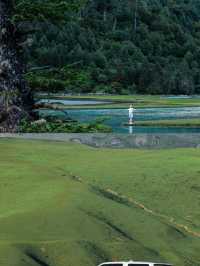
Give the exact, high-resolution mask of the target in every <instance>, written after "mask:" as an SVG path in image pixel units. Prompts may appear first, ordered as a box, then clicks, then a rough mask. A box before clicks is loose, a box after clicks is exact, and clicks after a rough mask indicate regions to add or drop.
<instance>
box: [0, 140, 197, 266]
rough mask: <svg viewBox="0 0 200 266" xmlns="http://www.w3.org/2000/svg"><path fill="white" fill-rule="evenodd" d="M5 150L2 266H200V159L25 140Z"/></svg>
mask: <svg viewBox="0 0 200 266" xmlns="http://www.w3.org/2000/svg"><path fill="white" fill-rule="evenodd" d="M0 150H1V153H0V169H1V172H0V180H1V182H0V199H1V200H0V265H2V266H4V265H6V266H26V265H33V266H34V265H42V266H46V265H47V266H48V265H49V266H52V265H53V266H68V265H81V266H86V265H87V266H90V265H91V266H92V265H96V264H97V263H99V262H102V261H104V260H111V259H113V260H115V259H131V258H132V259H138V260H156V261H160V260H162V261H169V262H173V263H175V264H176V265H178V266H182V265H187V266H188V265H191V266H195V265H200V255H199V254H200V235H199V234H200V229H199V228H200V211H199V206H200V198H199V191H200V182H199V174H200V150H195V149H174V150H159V151H158V150H156V151H150V150H149V151H141V150H109V149H93V148H89V147H86V146H83V145H79V144H72V143H62V142H42V141H21V140H0ZM108 189H112V191H114V194H113V192H112V193H111V192H110V191H109V190H108ZM134 200H136V201H137V202H140V203H142V204H144V205H145V206H146V207H147V208H148V209H144V208H143V207H141V208H139V207H138V205H137V204H134ZM149 209H151V210H153V213H152V212H150V211H148V210H149ZM159 214H162V215H166V217H161V216H159ZM170 217H173V218H174V220H172V219H171V222H170ZM177 223H179V224H182V225H185V226H188V229H189V230H190V232H187V230H185V229H184V228H182V227H180V226H178V225H176V224H177ZM194 233H196V236H194V235H193V234H194Z"/></svg>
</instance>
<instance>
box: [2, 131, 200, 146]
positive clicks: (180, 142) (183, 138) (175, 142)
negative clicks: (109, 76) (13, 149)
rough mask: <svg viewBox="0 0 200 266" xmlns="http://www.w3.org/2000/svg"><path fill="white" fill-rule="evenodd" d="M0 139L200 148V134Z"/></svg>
mask: <svg viewBox="0 0 200 266" xmlns="http://www.w3.org/2000/svg"><path fill="white" fill-rule="evenodd" d="M0 138H21V139H38V140H49V141H71V142H76V143H81V144H86V145H89V146H92V147H96V148H101V147H106V148H126V149H127V148H136V149H166V148H181V147H185V148H187V147H191V148H192V147H193V148H200V134H136V135H127V134H111V133H110V134H98V133H96V134H92V133H90V134H76V133H75V134H67V133H59V134H49V133H43V134H8V133H7V134H0Z"/></svg>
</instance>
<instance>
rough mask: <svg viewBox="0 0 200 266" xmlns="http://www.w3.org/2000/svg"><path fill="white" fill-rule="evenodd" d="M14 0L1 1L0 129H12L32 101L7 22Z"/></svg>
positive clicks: (16, 45)
mask: <svg viewBox="0 0 200 266" xmlns="http://www.w3.org/2000/svg"><path fill="white" fill-rule="evenodd" d="M12 3H13V1H5V0H1V1H0V132H6V131H8V132H14V131H16V128H17V125H18V123H19V121H20V119H21V117H23V116H24V115H25V113H29V108H30V107H32V106H31V103H32V102H33V100H32V97H31V93H30V90H29V89H28V88H27V86H26V83H25V81H24V79H23V78H22V74H23V72H24V65H23V64H22V62H21V60H20V55H19V50H18V48H19V47H18V44H17V42H16V34H17V32H16V29H15V28H14V26H13V25H12V23H11V22H10V19H9V18H10V17H9V16H10V14H12Z"/></svg>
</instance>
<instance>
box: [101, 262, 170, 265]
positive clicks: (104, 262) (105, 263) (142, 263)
mask: <svg viewBox="0 0 200 266" xmlns="http://www.w3.org/2000/svg"><path fill="white" fill-rule="evenodd" d="M124 263H131V264H156V265H166V266H172V264H169V263H161V262H159V263H157V262H149V261H148V262H147V261H112V262H111V261H110V262H104V263H101V264H100V265H102V264H124Z"/></svg>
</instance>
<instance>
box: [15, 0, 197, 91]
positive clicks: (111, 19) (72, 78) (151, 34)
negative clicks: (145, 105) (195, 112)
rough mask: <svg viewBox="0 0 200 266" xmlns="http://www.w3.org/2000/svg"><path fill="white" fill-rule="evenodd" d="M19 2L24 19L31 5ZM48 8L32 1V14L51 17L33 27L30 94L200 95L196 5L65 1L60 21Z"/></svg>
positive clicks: (175, 0)
mask: <svg viewBox="0 0 200 266" xmlns="http://www.w3.org/2000/svg"><path fill="white" fill-rule="evenodd" d="M19 2H20V3H21V6H20V5H19V6H18V12H19V13H20V14H21V16H25V17H26V8H27V5H28V6H31V4H30V1H29V0H23V1H22V0H20V1H19ZM51 2H52V1H50V0H43V1H41V0H35V1H34V4H36V3H37V5H38V10H36V12H39V11H40V10H42V9H44V10H46V12H47V13H50V14H51V15H52V14H53V16H54V20H51V23H50V22H49V21H48V20H47V19H45V16H44V17H43V19H41V20H40V21H38V20H37V22H36V21H35V22H34V23H32V24H31V27H32V28H34V30H35V31H34V34H33V35H30V39H29V46H28V47H26V60H27V61H28V66H29V73H28V74H27V79H28V80H29V82H30V84H31V86H32V87H33V88H34V89H35V90H36V89H37V90H39V89H43V90H46V91H49V90H51V91H58V90H64V91H66V92H106V93H121V94H126V93H151V94H191V93H199V92H200V72H199V66H200V33H199V30H200V1H199V0H90V1H85V2H84V1H79V3H78V1H75V2H74V3H76V6H75V5H74V4H73V1H70V3H72V4H71V8H70V9H66V12H65V13H64V15H63V14H62V12H61V10H62V6H60V5H59V6H58V8H57V9H56V8H55V5H53V4H52V8H51V4H50V3H51ZM57 2H60V3H61V2H62V3H63V5H64V4H66V3H68V5H69V0H67V1H57ZM45 3H46V6H48V8H46V9H45ZM77 3H78V7H80V6H81V8H77ZM32 5H33V4H32ZM22 6H25V7H23V8H22ZM72 7H74V8H72ZM34 12H35V9H34ZM60 14H62V15H60ZM48 15H49V14H48ZM33 16H34V14H33ZM16 17H17V16H16ZM19 18H20V16H19V15H18V17H17V19H19ZM29 26H30V24H29ZM30 44H31V45H30ZM38 67H39V69H38ZM40 67H41V69H40ZM43 67H44V68H43Z"/></svg>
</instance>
